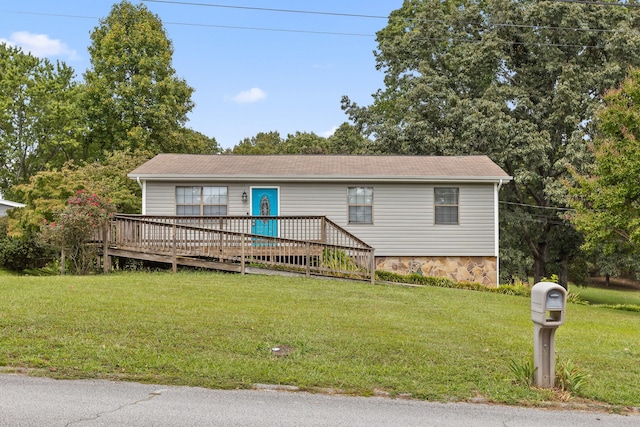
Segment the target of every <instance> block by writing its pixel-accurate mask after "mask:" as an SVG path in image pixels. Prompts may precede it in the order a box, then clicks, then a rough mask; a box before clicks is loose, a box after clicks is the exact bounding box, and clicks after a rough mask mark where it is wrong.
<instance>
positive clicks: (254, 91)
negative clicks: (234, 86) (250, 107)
mask: <svg viewBox="0 0 640 427" xmlns="http://www.w3.org/2000/svg"><path fill="white" fill-rule="evenodd" d="M266 97H267V93H266V92H265V91H263V90H262V89H259V88H257V87H253V88H251V89H249V90H243V91H242V92H240V93H239V94H237V95H236V96H234V97H233V98H231V99H232V100H233V101H234V102H236V103H238V104H251V103H253V102H258V101H261V100H263V99H265V98H266Z"/></svg>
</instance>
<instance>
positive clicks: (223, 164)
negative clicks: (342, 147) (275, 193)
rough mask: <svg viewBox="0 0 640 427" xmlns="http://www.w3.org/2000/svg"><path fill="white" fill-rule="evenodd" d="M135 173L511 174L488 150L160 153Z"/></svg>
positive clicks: (494, 177)
mask: <svg viewBox="0 0 640 427" xmlns="http://www.w3.org/2000/svg"><path fill="white" fill-rule="evenodd" d="M129 176H130V177H131V178H140V179H150V180H153V179H172V178H173V179H186V178H189V177H193V178H223V177H226V178H235V179H240V178H263V179H264V178H268V179H276V180H277V179H287V180H294V179H300V180H310V179H313V180H322V179H328V180H334V179H375V180H385V179H389V180H402V179H410V180H435V179H447V178H448V179H452V180H462V179H465V180H475V179H477V180H483V181H498V180H510V179H511V177H509V175H507V174H506V173H505V172H504V171H503V170H502V169H501V168H500V167H499V166H498V165H497V164H495V163H494V162H493V161H492V160H491V159H489V157H487V156H451V157H445V156H340V155H192V154H159V155H157V156H156V157H154V158H153V159H151V160H149V161H148V162H146V163H145V164H143V165H142V166H140V167H138V168H137V169H135V170H134V171H132V172H131V173H130V174H129Z"/></svg>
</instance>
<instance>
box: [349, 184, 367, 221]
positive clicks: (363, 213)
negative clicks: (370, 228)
mask: <svg viewBox="0 0 640 427" xmlns="http://www.w3.org/2000/svg"><path fill="white" fill-rule="evenodd" d="M347 199H348V205H349V224H373V188H372V187H349V188H348V189H347Z"/></svg>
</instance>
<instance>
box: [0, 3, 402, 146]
mask: <svg viewBox="0 0 640 427" xmlns="http://www.w3.org/2000/svg"><path fill="white" fill-rule="evenodd" d="M114 3H116V2H115V1H112V0H65V1H52V0H21V1H19V2H17V1H9V0H0V41H3V42H8V43H10V44H12V45H15V46H20V47H22V49H23V50H25V51H30V52H31V53H32V54H34V55H37V56H40V57H47V58H49V59H51V60H54V61H55V60H62V61H64V62H65V63H66V64H67V65H69V66H71V67H73V68H74V69H75V71H76V74H77V76H78V77H79V78H81V77H82V74H83V73H84V72H85V71H86V69H87V68H88V67H89V65H90V64H89V53H88V50H87V48H88V46H89V45H90V38H89V34H90V33H91V31H92V30H93V29H94V28H95V27H96V26H97V25H98V24H99V22H98V21H99V19H100V18H104V17H106V16H107V15H108V14H109V11H110V10H111V6H112V5H113V4H114ZM132 3H134V4H138V3H139V2H138V1H137V0H136V1H132ZM143 3H144V4H145V5H146V7H147V8H148V9H149V10H150V11H151V12H153V13H154V14H156V15H158V16H159V17H160V19H161V20H162V22H163V24H164V27H165V30H166V31H167V34H168V37H169V38H170V39H171V40H172V42H173V47H174V56H173V66H174V68H175V70H176V74H177V76H178V77H180V78H183V79H185V80H186V81H187V83H188V84H189V85H190V86H191V87H193V88H194V89H195V93H194V95H193V101H194V102H195V104H196V106H195V108H194V109H193V111H192V113H191V114H190V116H189V118H190V121H189V123H188V124H187V126H188V127H190V128H192V129H194V130H196V131H199V132H202V133H204V134H205V135H207V136H210V137H215V138H216V140H217V141H218V144H220V146H222V147H223V148H228V147H233V146H234V145H236V144H237V143H239V142H240V141H241V140H242V139H244V138H249V137H252V136H255V135H256V134H257V133H258V132H270V131H277V132H280V135H281V136H282V137H286V136H287V134H290V133H295V132H296V131H301V132H314V133H316V134H317V135H321V136H329V135H330V134H331V133H332V132H333V130H334V129H335V128H336V127H338V126H339V125H340V124H342V123H343V122H345V121H347V116H346V114H344V112H343V111H342V110H341V109H340V98H341V97H342V96H343V95H348V96H349V97H350V98H351V99H352V100H353V101H356V102H357V103H359V104H360V105H369V104H371V102H372V98H371V95H372V94H373V93H375V92H376V91H377V90H378V89H379V88H381V87H383V77H384V76H383V73H381V72H379V71H377V70H376V69H375V59H374V55H373V51H374V50H375V49H376V46H377V44H376V41H375V33H376V32H377V31H379V30H380V29H382V28H384V27H385V26H386V24H387V19H386V17H388V16H389V14H390V13H391V11H393V10H394V9H398V8H399V7H400V6H401V5H402V0H348V1H347V0H304V1H301V0H298V1H295V0H196V1H188V0H176V1H175V2H172V1H167V2H162V1H145V2H143ZM177 3H184V4H177ZM204 4H209V5H215V6H202V5H204ZM252 8H262V9H280V10H287V11H290V12H285V11H275V10H255V9H252ZM295 11H305V12H323V13H298V12H295ZM328 13H331V14H328ZM340 14H347V15H366V16H369V17H356V16H343V15H340ZM377 17H385V18H377Z"/></svg>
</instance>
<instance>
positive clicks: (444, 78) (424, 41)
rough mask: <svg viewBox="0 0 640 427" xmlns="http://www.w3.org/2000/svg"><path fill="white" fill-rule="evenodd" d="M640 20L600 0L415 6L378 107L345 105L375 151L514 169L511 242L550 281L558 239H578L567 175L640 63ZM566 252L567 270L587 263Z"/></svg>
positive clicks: (400, 23)
mask: <svg viewBox="0 0 640 427" xmlns="http://www.w3.org/2000/svg"><path fill="white" fill-rule="evenodd" d="M639 18H640V11H638V9H636V8H623V7H605V6H602V5H599V4H596V3H594V4H590V3H588V2H587V3H582V2H571V3H567V2H554V1H534V0H524V1H515V0H487V1H474V0H444V1H440V0H406V1H405V2H404V3H403V5H402V7H401V8H400V9H398V10H396V11H394V12H392V14H391V15H390V17H389V23H388V25H387V26H386V27H385V28H384V29H382V30H381V31H380V32H378V35H377V41H378V50H377V51H376V60H377V67H378V68H379V69H381V70H383V71H384V72H385V88H383V89H380V90H379V91H378V92H377V93H376V94H374V97H373V98H374V99H373V104H372V105H371V106H367V107H362V106H359V105H357V104H355V103H353V102H351V101H350V100H349V98H347V97H345V98H343V102H342V106H343V109H344V110H345V111H346V112H347V113H348V115H349V117H350V118H351V119H352V121H353V122H354V123H355V124H356V126H357V127H358V128H359V129H360V130H362V131H363V133H364V134H365V135H366V136H372V137H374V138H375V144H373V146H372V148H373V150H374V151H375V152H379V153H398V154H418V155H441V154H447V155H465V154H486V155H489V156H490V157H491V158H492V159H493V160H494V161H496V162H497V163H498V164H499V165H500V166H502V167H503V168H504V169H505V170H506V171H507V172H508V173H509V174H510V175H512V176H513V177H514V181H513V182H512V183H510V184H508V185H507V186H505V188H504V189H503V190H502V194H501V199H502V200H504V201H505V202H507V204H504V205H502V209H501V215H502V216H503V218H505V221H504V222H503V223H504V224H505V225H506V226H507V228H503V229H502V230H501V233H502V234H503V235H505V234H507V235H517V236H518V237H519V239H508V240H505V241H504V242H503V243H507V242H512V243H513V244H515V245H517V246H516V247H514V248H513V249H514V250H519V251H522V249H525V250H526V252H528V253H529V254H530V256H531V259H532V261H533V266H532V267H533V268H532V270H533V274H534V276H535V279H536V280H538V279H540V278H542V277H543V276H546V275H548V273H549V274H550V273H553V272H547V271H546V267H547V264H548V263H549V262H550V261H552V260H550V259H549V254H550V252H553V251H551V246H552V245H553V244H554V240H553V239H554V236H558V235H559V234H564V233H565V232H566V233H573V232H574V231H573V230H571V226H570V224H569V223H568V222H566V221H563V220H561V213H562V212H564V211H563V210H562V209H556V208H566V207H567V203H566V189H565V187H564V185H563V184H562V181H561V179H562V178H563V177H566V176H568V173H567V168H566V165H567V164H575V163H576V162H582V161H584V159H588V157H589V156H588V155H587V154H586V141H587V140H588V138H589V137H591V134H592V129H591V126H590V123H591V118H592V116H593V112H594V109H595V108H596V107H597V105H598V103H599V96H600V95H601V94H602V93H603V92H604V90H605V89H606V88H609V87H613V86H616V85H617V83H618V82H619V81H620V80H621V79H622V78H623V77H624V73H625V72H626V69H627V66H628V64H640V32H639V31H638V19H639ZM559 218H560V219H559ZM569 240H570V239H562V241H563V242H565V243H566V242H569ZM576 245H577V242H576ZM574 246H575V245H574ZM503 249H504V250H510V249H509V248H508V247H506V245H504V244H503ZM555 252H556V253H558V256H560V257H561V258H560V259H558V260H553V261H557V263H559V264H564V265H566V264H567V263H568V262H570V261H571V259H570V257H569V256H567V255H566V254H567V253H575V251H573V250H572V251H569V252H563V251H555ZM518 258H520V257H518ZM503 259H509V257H504V258H503ZM509 270H510V267H509V266H508V265H506V266H503V267H502V268H501V271H502V272H503V273H505V274H510V273H512V272H510V271H509Z"/></svg>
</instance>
